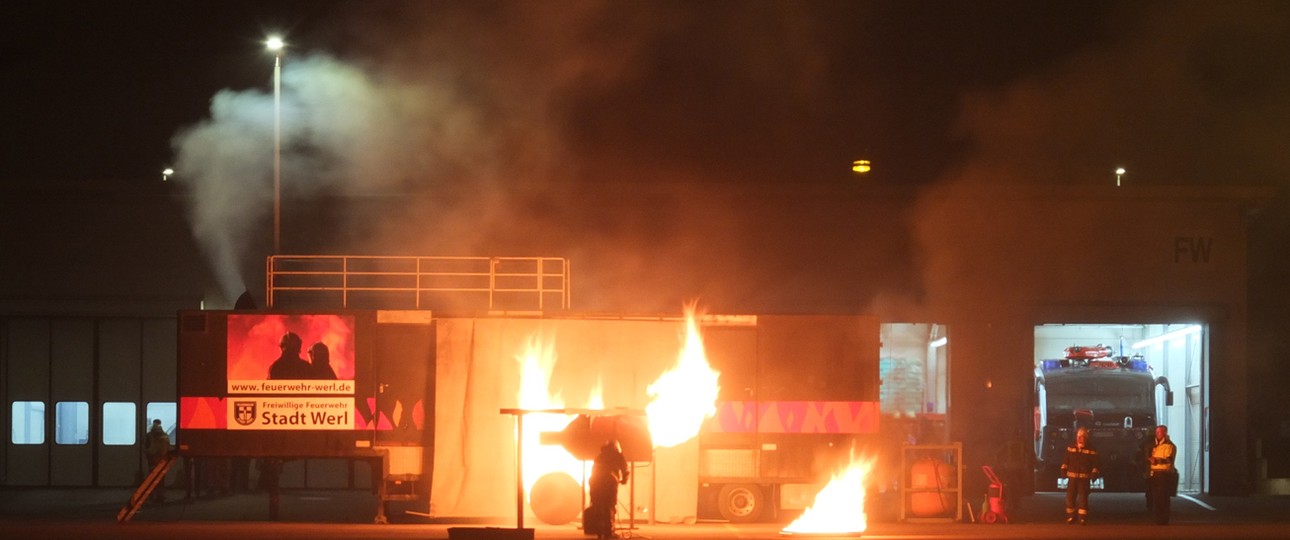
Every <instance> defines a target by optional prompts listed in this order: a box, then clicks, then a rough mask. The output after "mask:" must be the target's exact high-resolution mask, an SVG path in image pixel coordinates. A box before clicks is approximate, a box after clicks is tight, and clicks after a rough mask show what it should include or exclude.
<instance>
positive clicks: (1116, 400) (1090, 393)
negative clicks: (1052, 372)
mask: <svg viewBox="0 0 1290 540" xmlns="http://www.w3.org/2000/svg"><path fill="white" fill-rule="evenodd" d="M1130 382H1131V381H1079V382H1074V383H1072V384H1070V385H1066V384H1062V385H1054V384H1051V383H1050V384H1049V388H1048V400H1049V405H1050V408H1052V409H1056V410H1061V411H1072V410H1075V409H1092V410H1094V411H1100V410H1111V409H1123V408H1141V407H1150V406H1151V395H1150V392H1151V390H1152V388H1150V387H1143V386H1142V385H1140V384H1129V383H1130Z"/></svg>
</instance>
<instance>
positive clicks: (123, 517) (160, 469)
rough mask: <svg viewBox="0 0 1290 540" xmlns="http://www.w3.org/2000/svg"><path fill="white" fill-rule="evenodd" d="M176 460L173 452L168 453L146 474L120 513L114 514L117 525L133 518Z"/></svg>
mask: <svg viewBox="0 0 1290 540" xmlns="http://www.w3.org/2000/svg"><path fill="white" fill-rule="evenodd" d="M176 459H177V456H176V455H175V453H174V452H168V453H166V457H163V458H161V461H158V462H157V466H156V467H153V468H152V471H151V472H149V473H148V477H147V478H144V479H143V483H142V484H139V487H138V489H135V490H134V495H131V496H130V502H128V503H126V504H125V506H123V507H121V511H120V512H117V513H116V522H117V523H125V522H127V521H130V518H132V517H134V514H135V513H136V512H138V511H139V508H140V507H141V506H143V503H144V502H146V501H147V500H148V496H150V495H152V491H153V490H155V489H157V486H160V485H161V484H162V482H164V481H165V479H166V473H168V472H170V467H172V466H173V465H174V464H175V460H176Z"/></svg>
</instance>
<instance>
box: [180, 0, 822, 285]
mask: <svg viewBox="0 0 1290 540" xmlns="http://www.w3.org/2000/svg"><path fill="white" fill-rule="evenodd" d="M399 6H400V7H399V9H397V10H394V11H390V12H381V11H379V10H377V11H373V10H366V9H362V10H360V9H357V8H355V12H354V13H339V14H337V20H338V21H344V23H343V24H342V26H344V28H346V30H345V31H342V32H338V34H341V35H343V37H344V38H345V39H344V41H345V44H344V45H343V46H341V47H338V49H340V50H338V51H335V52H334V56H331V57H326V56H321V55H310V54H304V55H301V54H299V53H296V54H288V55H287V57H286V59H285V63H284V69H283V76H282V80H283V90H282V96H283V98H282V99H283V113H282V118H283V133H282V137H283V191H284V199H285V201H286V202H284V210H283V214H284V225H283V237H284V239H283V243H284V246H285V247H286V251H287V252H309V253H337V252H347V253H366V254H383V255H408V254H412V255H518V256H526V255H548V256H565V257H570V258H571V259H574V260H581V261H589V262H587V263H586V265H585V266H579V268H590V267H593V266H594V269H595V272H586V273H582V274H581V277H582V279H583V280H584V281H581V282H580V283H579V285H580V288H585V290H588V291H594V292H593V293H592V294H590V295H586V296H584V297H583V298H585V299H587V300H590V303H591V304H592V305H616V306H623V305H631V306H635V307H637V308H640V309H667V310H675V309H676V306H677V305H679V303H680V301H682V300H684V299H688V298H692V297H694V296H696V295H700V294H702V293H703V292H704V291H705V290H711V289H716V290H717V291H718V294H722V293H721V292H720V291H725V293H724V294H727V295H728V296H731V297H739V296H745V295H749V294H751V291H752V290H753V289H754V288H755V285H753V284H752V283H742V284H733V285H732V284H727V283H721V282H718V281H717V280H715V279H714V278H712V277H705V276H704V273H703V272H695V271H694V269H695V267H703V266H708V267H714V266H715V267H717V268H720V269H730V270H734V269H735V268H738V267H741V266H742V265H743V264H745V263H746V262H747V260H748V259H749V258H752V257H755V256H756V252H757V250H758V248H757V246H756V245H755V242H754V241H753V239H751V238H747V233H742V234H743V236H744V237H741V236H740V235H741V233H740V231H739V230H738V229H739V227H738V224H739V223H740V222H741V220H745V221H746V220H747V219H750V218H749V217H748V216H740V217H736V216H732V215H731V214H730V212H732V210H731V209H730V208H726V207H723V206H720V204H721V203H722V201H724V200H726V199H723V198H721V197H713V196H712V195H711V194H705V193H707V192H705V191H703V190H702V189H700V190H699V191H698V192H695V191H694V190H693V189H692V188H688V187H684V186H686V185H687V184H690V183H694V182H698V183H709V184H710V183H712V182H713V181H714V180H716V181H729V180H731V179H737V178H740V177H741V176H746V175H747V172H748V171H749V170H764V169H769V168H770V166H768V165H766V164H767V163H772V162H774V161H775V160H774V159H773V158H772V157H771V156H770V154H771V152H770V151H771V150H772V149H773V147H774V146H775V145H791V144H789V143H785V142H783V141H793V140H796V139H797V138H796V137H794V136H792V135H793V134H795V133H796V134H800V131H801V130H803V129H805V127H804V126H803V125H802V123H801V120H800V119H797V120H795V121H788V120H793V119H794V118H795V117H794V115H793V114H792V113H793V111H794V110H795V107H798V106H797V105H790V106H788V107H787V108H785V106H783V105H780V103H783V102H788V103H790V104H791V103H799V104H800V103H812V102H813V101H814V100H815V99H816V98H818V97H819V96H818V94H819V89H818V85H819V84H820V79H821V77H822V74H821V73H822V70H823V67H824V66H823V65H822V62H823V61H822V60H820V59H819V58H821V57H820V56H819V55H815V54H813V53H812V51H813V50H814V49H815V48H816V47H817V46H818V44H817V43H816V41H815V38H814V37H813V35H814V32H813V30H812V28H811V27H810V24H809V23H808V22H806V20H805V19H801V18H798V17H784V15H791V14H792V13H788V12H791V11H792V9H793V8H792V7H791V5H779V4H759V5H757V6H754V7H750V8H749V9H746V10H734V11H723V10H721V9H716V8H709V9H707V10H704V9H698V10H693V9H690V8H689V7H688V6H687V5H686V4H659V5H655V4H607V3H602V2H571V3H560V4H547V3H531V2H508V3H501V4H492V3H489V4H464V5H461V4H455V5H444V4H423V3H408V4H400V5H399ZM731 15H733V17H734V19H735V20H734V21H723V19H725V18H728V17H730V16H731ZM718 22H726V23H732V24H724V25H718V24H716V23H718ZM338 24H341V23H339V22H338ZM748 26H751V27H752V28H751V29H749V28H746V27H748ZM723 28H724V29H723ZM705 33H708V34H712V35H710V36H705ZM695 36H701V37H700V39H698V40H697V43H698V45H699V48H697V49H695V48H692V47H691V45H692V44H694V43H695ZM694 58H698V59H699V61H698V62H697V63H693V62H690V60H692V59H694ZM696 66H697V67H696ZM695 69H700V70H704V69H715V70H719V71H720V72H719V73H715V74H713V73H699V72H695V71H693V70H695ZM678 70H679V71H681V72H682V73H681V74H680V76H670V74H673V72H675V71H678ZM661 74H662V75H667V76H664V77H662V79H663V82H659V79H660V75H661ZM722 78H729V79H732V80H733V81H734V82H724V83H719V84H718V83H714V82H708V81H709V79H722ZM689 83H694V84H707V85H709V86H708V87H699V88H695V87H692V86H691V85H690V84H689ZM678 85H680V86H678ZM731 86H735V87H737V90H736V89H732V88H731ZM695 96H702V100H703V101H701V102H700V101H695V99H696V98H695ZM721 96H725V98H722V97H721ZM271 100H272V96H271V95H270V94H268V93H266V92H265V91H264V90H259V89H257V90H242V91H236V90H225V91H222V92H220V93H219V94H217V95H216V96H215V98H214V99H213V100H212V106H211V117H210V119H208V120H206V121H203V122H202V123H200V124H198V125H195V126H190V127H188V128H186V129H184V130H183V131H181V132H180V133H179V134H178V135H177V136H176V137H175V139H174V142H173V146H174V148H175V151H176V153H177V154H178V159H177V166H176V169H177V174H176V177H177V178H180V179H183V181H186V182H188V183H189V184H190V185H191V186H192V190H193V193H194V197H193V200H194V201H195V202H194V204H195V206H194V208H193V213H192V216H193V222H194V227H195V231H196V234H197V236H198V237H199V238H200V239H202V241H203V242H204V245H205V246H206V249H207V251H208V253H209V254H210V255H211V257H212V259H213V260H214V264H215V265H216V266H217V268H218V269H219V270H218V274H219V275H220V278H221V281H222V282H223V287H224V289H225V290H226V292H227V293H228V294H229V297H230V298H232V297H235V296H236V294H237V292H240V291H241V290H242V288H243V287H244V283H243V282H244V281H245V279H244V278H242V277H240V276H243V275H245V274H247V273H248V269H254V268H256V267H257V265H258V261H256V260H255V259H256V257H258V255H257V254H256V250H257V248H258V247H259V246H262V245H263V242H262V241H260V240H257V238H261V237H264V236H265V233H264V232H263V231H266V230H267V226H266V225H265V224H266V223H267V220H268V219H270V218H269V213H270V212H271V198H272V192H271V185H272V184H271V159H272V156H271V154H270V153H269V152H267V151H266V149H268V148H271V147H272V144H271V134H272V114H271V107H272V102H271ZM766 120H771V121H769V122H764V121H766ZM775 120H785V121H783V122H777V121H775ZM732 133H735V136H731V134H732ZM793 144H805V143H800V142H799V143H793ZM780 167H783V166H782V165H780ZM642 184H648V185H652V186H655V187H653V188H650V189H648V190H646V191H645V192H635V191H632V190H631V189H630V188H629V187H628V186H632V185H642ZM642 199H643V200H647V201H649V202H650V203H653V204H652V205H648V204H647V205H644V206H643V205H640V204H638V203H639V202H640V201H641V200H642ZM326 201H341V202H339V203H336V204H334V205H332V206H330V207H329V206H328V203H327V202H326ZM751 219H756V218H755V217H753V218H751ZM310 220H314V221H310ZM714 239H717V240H714ZM721 239H724V240H721ZM725 275H726V276H729V275H741V274H738V273H735V272H728V273H726V274H725ZM742 275H745V276H747V275H748V273H747V272H744V273H743V274H742ZM597 276H601V277H599V278H598V277H597ZM746 279H748V280H749V281H750V282H751V281H752V279H753V278H751V277H749V278H746ZM597 280H602V281H597ZM623 283H637V284H642V286H640V287H635V288H628V287H623V285H622V284H623ZM581 286H585V287H581ZM611 289H613V290H616V291H617V292H615V293H610V292H607V291H609V290H611ZM642 291H655V292H657V291H664V293H663V294H662V295H661V296H658V295H650V294H647V293H644V292H642ZM582 305H587V304H582Z"/></svg>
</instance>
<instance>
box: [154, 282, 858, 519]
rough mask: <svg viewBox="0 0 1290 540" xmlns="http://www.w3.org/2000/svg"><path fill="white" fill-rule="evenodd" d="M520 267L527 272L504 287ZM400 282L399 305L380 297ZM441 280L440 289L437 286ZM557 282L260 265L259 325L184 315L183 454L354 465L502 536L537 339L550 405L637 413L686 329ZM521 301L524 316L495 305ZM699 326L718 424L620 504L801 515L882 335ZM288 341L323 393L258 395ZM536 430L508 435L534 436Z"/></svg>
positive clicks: (796, 327) (230, 316)
mask: <svg viewBox="0 0 1290 540" xmlns="http://www.w3.org/2000/svg"><path fill="white" fill-rule="evenodd" d="M476 262H479V263H480V264H479V265H478V267H471V266H467V265H469V264H474V263H476ZM404 263H407V264H409V265H410V267H409V268H403V267H395V266H392V265H396V264H404ZM520 263H527V264H529V266H527V267H522V268H520V269H518V270H510V269H509V268H511V267H512V266H514V265H516V264H520ZM557 263H559V264H557ZM320 264H334V267H329V266H322V267H320V266H319V265H320ZM436 264H439V265H445V264H446V265H448V266H446V267H444V268H437V267H435V266H434V265H436ZM311 265H312V266H311ZM382 265H383V266H382ZM320 268H321V269H320ZM553 268H555V270H553ZM409 275H413V276H416V277H417V279H416V280H412V281H411V283H412V285H407V284H406V283H404V282H394V281H391V282H390V283H385V282H381V281H379V280H380V279H382V278H384V277H386V276H390V277H391V279H403V278H406V277H407V276H409ZM445 276H446V277H447V278H451V279H452V280H453V281H451V282H449V283H446V284H442V285H437V284H434V281H433V280H434V279H437V278H443V277H445ZM567 277H568V266H567V261H563V260H557V261H554V262H553V261H552V260H546V259H534V260H527V259H518V260H498V259H484V260H482V261H474V260H473V259H452V260H447V261H444V260H439V259H435V260H430V259H429V258H416V259H413V260H410V261H404V260H403V259H400V258H370V257H345V258H341V257H331V258H328V257H310V258H306V257H274V258H271V259H270V262H269V286H268V293H269V300H270V303H271V306H272V307H271V308H270V309H265V310H255V311H236V310H235V311H185V312H182V313H180V321H181V324H180V331H179V360H180V362H179V377H178V379H179V390H180V416H181V428H182V429H181V432H180V433H181V434H182V435H181V439H180V441H179V443H178V444H179V447H180V449H181V452H183V453H185V455H190V456H211V457H238V456H241V457H257V458H272V459H306V460H307V459H314V458H343V459H350V460H355V459H364V460H368V461H370V462H372V463H373V465H372V467H373V470H374V474H377V473H379V474H380V477H376V478H373V481H374V482H375V484H376V486H377V487H378V488H379V491H380V495H381V498H382V500H383V501H385V500H389V501H398V500H409V501H417V502H420V503H428V504H429V514H430V515H435V516H457V517H497V514H496V513H497V512H498V510H499V509H507V508H514V507H513V506H510V505H509V504H508V503H507V498H508V497H510V496H512V495H514V494H515V489H514V484H513V482H514V476H510V475H511V473H512V471H511V469H510V468H508V467H499V466H498V464H510V463H515V462H516V460H517V458H516V447H515V443H514V437H515V435H514V434H515V432H516V430H517V425H516V423H515V422H518V421H520V419H519V418H515V417H512V416H508V415H507V414H504V413H506V412H507V411H508V410H511V409H514V408H515V407H516V406H517V405H521V404H520V403H519V394H518V391H519V389H520V388H519V383H520V381H521V376H520V373H519V372H520V369H519V368H518V367H517V363H516V360H517V357H518V355H520V353H521V352H522V351H524V350H525V349H526V348H528V347H527V346H528V345H530V344H532V342H533V340H534V338H537V337H541V338H543V339H548V340H549V341H548V342H547V343H546V345H545V347H546V348H547V349H548V350H549V352H550V354H551V356H552V358H558V361H557V362H555V365H554V367H553V369H552V371H551V372H549V373H548V374H547V376H548V377H549V380H548V382H547V385H546V387H547V388H548V389H550V392H551V395H552V396H554V395H556V394H563V397H564V398H565V402H564V403H563V404H562V405H561V406H560V407H563V408H566V409H567V408H569V407H585V406H587V405H582V404H581V403H582V402H581V401H580V400H582V399H583V398H585V397H586V395H587V393H588V392H589V391H593V390H596V389H600V388H603V391H604V396H605V399H604V404H605V410H606V411H608V412H610V413H612V412H613V410H614V409H617V408H621V409H622V410H624V411H626V410H629V409H630V410H641V409H643V408H644V406H645V405H646V403H645V402H644V400H645V397H646V394H647V388H646V387H647V385H648V384H649V383H650V381H653V380H656V379H657V378H658V376H659V374H660V373H661V372H663V371H665V370H666V369H668V367H669V366H670V365H671V363H672V362H675V360H676V354H677V352H678V348H679V347H678V345H679V342H678V335H679V334H680V333H681V330H682V328H683V327H684V322H685V321H684V320H683V319H682V318H678V317H676V316H645V315H624V314H603V313H602V314H591V313H575V312H571V311H569V310H568V307H569V297H568V281H567ZM465 278H471V279H474V278H478V279H479V280H480V281H481V282H482V283H481V284H474V283H472V282H469V281H466V282H463V281H462V280H463V279H465ZM333 279H334V280H335V281H334V282H333V281H325V280H333ZM525 279H528V280H529V283H528V284H527V285H525V284H524V283H523V281H524V280H525ZM553 292H554V294H553ZM442 294H456V295H458V296H461V295H464V294H471V295H480V296H483V295H487V297H486V298H487V300H486V303H485V304H483V307H484V308H486V309H482V310H480V309H476V310H461V309H458V310H456V311H434V312H432V311H430V310H429V309H428V306H430V305H436V303H435V302H433V300H434V299H435V298H433V297H434V296H435V295H442ZM524 294H528V295H529V296H528V298H530V299H532V301H531V302H529V304H528V305H522V306H521V307H527V308H528V309H516V305H517V304H515V303H512V304H507V303H506V300H505V295H512V296H517V297H521V298H523V295H524ZM288 295H295V297H292V298H288ZM365 295H368V296H371V298H368V297H365ZM438 303H440V304H442V303H443V302H442V301H440V302H438ZM461 303H462V304H468V303H469V302H464V301H463V302H461ZM699 324H700V326H701V327H702V334H703V341H704V348H705V350H706V355H707V358H708V361H709V363H710V364H711V367H712V369H713V370H715V371H717V372H719V373H720V377H719V387H720V390H719V395H718V398H717V402H716V403H715V404H714V405H715V414H714V415H713V416H712V417H710V418H708V419H707V420H706V421H705V422H704V424H703V426H702V428H701V429H700V431H699V433H698V436H697V437H695V438H693V439H691V441H690V442H689V443H686V444H684V445H682V446H678V447H675V448H666V449H659V450H658V455H657V456H656V457H655V459H652V460H651V462H650V463H648V464H642V466H643V467H645V468H643V469H642V471H638V472H637V474H633V475H632V476H633V477H634V478H641V479H642V484H643V485H640V486H637V485H635V484H634V485H633V486H632V489H634V490H636V491H633V492H632V495H631V497H627V498H629V499H631V498H634V499H635V500H637V501H646V502H644V503H640V504H637V505H634V506H633V509H635V508H636V507H640V508H641V509H642V510H643V511H644V512H643V513H645V514H648V515H649V516H651V518H653V517H657V518H658V519H661V520H665V521H672V520H674V519H680V520H685V521H689V520H693V519H697V518H699V517H719V518H724V519H728V520H731V521H737V522H747V521H758V520H767V519H775V518H776V517H777V516H778V511H779V510H795V509H802V508H805V507H806V506H808V505H809V504H810V502H811V498H812V496H813V495H814V494H815V492H816V490H817V489H818V488H819V487H820V485H821V483H822V482H823V481H824V480H827V478H828V475H829V473H831V472H833V468H834V466H835V465H836V464H837V463H836V461H837V458H838V456H839V455H841V456H845V455H846V454H847V453H848V451H849V450H850V449H851V448H852V446H853V445H854V444H855V443H856V442H857V441H859V442H861V444H863V442H864V441H863V439H864V438H865V437H868V436H871V435H875V436H876V434H877V431H878V418H879V414H878V408H879V403H878V401H879V396H878V394H879V390H878V385H879V379H878V357H879V349H880V339H881V338H880V332H879V323H878V320H877V318H876V317H873V316H868V315H844V316H832V315H829V316H822V315H707V316H704V317H703V318H702V320H701V321H700V323H699ZM287 333H292V334H296V335H297V337H296V338H295V341H296V342H303V344H304V345H305V348H306V349H309V346H310V344H317V345H323V346H325V347H326V349H328V350H330V365H331V367H332V368H334V371H335V375H334V376H333V377H329V378H324V379H323V380H286V381H279V380H275V379H273V377H272V376H270V375H268V374H269V373H270V372H272V368H271V363H274V362H276V360H275V359H278V357H279V356H280V355H281V356H283V357H287V356H294V355H295V354H296V353H295V352H291V353H290V354H288V352H287V350H286V345H287V343H288V341H287V340H286V338H285V334H287ZM539 348H542V347H539ZM310 350H311V349H310ZM543 408H549V407H548V406H545V405H544V406H543ZM517 410H518V409H517ZM533 421H534V418H529V419H528V420H527V422H528V424H527V425H525V426H524V427H523V428H522V429H528V430H535V429H537V428H536V427H535V426H534V424H533V423H532V422H533ZM599 442H603V441H595V443H596V444H599ZM594 447H595V446H593V448H594ZM860 449H862V448H860ZM665 450H666V451H665ZM646 455H648V452H646ZM650 469H652V470H650ZM517 474H518V473H517ZM650 477H657V480H658V481H657V482H654V481H645V479H647V478H650ZM377 478H381V479H379V480H378V479H377ZM575 480H576V478H575ZM528 497H530V498H531V499H532V500H533V501H539V500H540V499H543V497H540V496H539V495H536V494H528ZM571 498H572V500H574V501H576V500H577V495H576V493H575V494H574V496H573V497H571ZM556 499H560V500H563V499H564V497H550V496H548V497H545V500H542V501H541V502H549V501H551V500H556ZM579 509H580V508H575V510H579ZM382 516H383V514H382ZM378 519H379V518H378Z"/></svg>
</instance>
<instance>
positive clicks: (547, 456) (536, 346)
mask: <svg viewBox="0 0 1290 540" xmlns="http://www.w3.org/2000/svg"><path fill="white" fill-rule="evenodd" d="M515 359H516V361H518V362H519V363H520V395H519V401H520V408H522V409H527V410H542V409H563V408H565V403H564V400H563V399H562V398H561V396H560V394H559V393H557V394H555V395H551V393H550V391H549V388H550V384H551V373H552V372H553V371H554V370H555V363H556V354H555V348H554V346H553V344H552V343H550V342H549V341H544V340H543V339H541V337H539V336H530V337H529V339H528V340H527V342H526V343H525V347H524V351H523V352H522V353H520V354H519V355H516V357H515ZM589 399H590V400H591V401H592V402H594V403H603V402H604V398H603V397H601V395H600V387H599V385H597V387H596V388H595V390H594V391H593V392H592V395H591V396H590V398H589ZM573 418H574V415H565V414H529V415H526V416H525V418H524V441H523V442H522V443H521V444H523V445H524V463H523V466H524V490H525V491H526V492H529V491H532V489H533V484H534V483H536V482H537V480H538V478H541V477H542V476H543V475H546V474H548V473H552V472H565V473H568V474H569V476H570V477H572V478H573V479H574V480H575V481H577V482H578V483H579V484H581V483H582V462H581V461H579V460H578V459H576V458H574V457H573V456H572V455H570V454H569V452H567V451H566V450H565V449H564V448H562V447H560V446H558V445H544V444H540V442H539V440H540V437H541V433H542V432H548V431H560V430H562V429H564V427H565V426H566V425H568V423H569V422H570V421H571V420H573Z"/></svg>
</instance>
